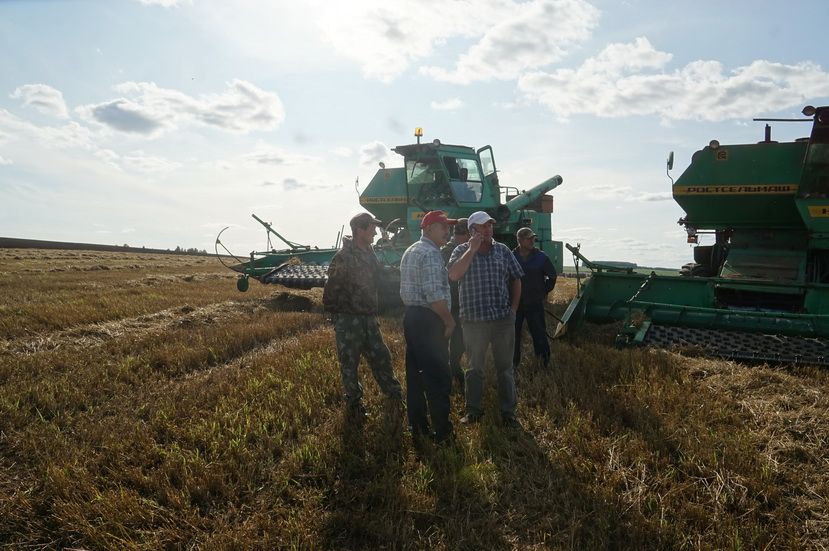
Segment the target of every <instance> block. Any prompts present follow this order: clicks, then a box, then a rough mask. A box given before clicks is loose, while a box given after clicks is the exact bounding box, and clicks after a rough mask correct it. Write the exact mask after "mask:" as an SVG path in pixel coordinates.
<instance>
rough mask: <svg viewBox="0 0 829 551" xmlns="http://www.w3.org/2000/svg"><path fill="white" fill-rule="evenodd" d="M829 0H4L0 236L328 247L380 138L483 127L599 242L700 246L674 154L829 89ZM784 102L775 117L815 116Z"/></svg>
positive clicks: (635, 248) (668, 259) (586, 243)
mask: <svg viewBox="0 0 829 551" xmlns="http://www.w3.org/2000/svg"><path fill="white" fill-rule="evenodd" d="M827 20H829V4H828V3H825V2H819V1H815V2H805V1H803V2H798V1H794V2H788V3H782V2H773V1H754V2H748V1H746V2H741V1H732V2H664V1H663V2H651V1H644V0H642V1H640V0H629V1H623V2H610V1H592V2H588V1H586V0H529V1H520V2H517V1H512V0H478V1H476V2H471V1H456V2H449V1H446V0H443V1H440V2H438V1H431V0H418V1H397V2H388V1H373V0H365V1H363V0H361V1H354V2H338V3H334V2H323V1H309V2H278V1H277V2H269V1H258V0H245V1H239V2H221V1H214V0H208V1H200V0H191V1H186V0H182V1H176V0H153V1H150V0H144V1H139V0H117V1H104V0H78V1H60V0H27V1H24V0H0V51H2V52H4V54H3V55H0V193H2V200H0V235H3V236H10V237H28V238H35V239H55V240H65V241H84V242H96V243H111V244H123V243H128V244H130V245H137V246H140V245H145V246H148V247H161V248H168V247H175V246H176V245H181V246H185V247H198V248H205V249H208V250H212V247H213V241H214V239H215V235H216V233H217V232H218V231H219V230H220V229H221V228H223V227H225V226H232V228H231V229H230V230H228V232H226V234H225V236H224V238H223V240H224V241H225V242H226V243H227V244H228V245H229V246H230V247H231V248H232V249H233V250H235V251H236V252H238V253H242V254H247V253H248V252H249V251H250V250H252V249H254V248H256V249H260V248H263V247H264V243H265V240H264V232H263V231H262V230H261V227H260V226H258V224H256V222H254V221H253V220H252V219H251V217H250V214H251V213H253V212H255V213H256V214H257V215H259V216H260V217H262V218H264V219H266V220H269V221H272V222H273V223H274V225H275V227H276V228H277V229H278V230H279V231H280V232H281V233H283V234H284V235H285V236H286V237H288V238H290V239H292V240H294V241H299V242H305V243H309V244H316V245H320V246H329V245H332V244H333V243H334V240H335V238H336V234H337V232H338V231H339V229H340V227H341V226H342V225H343V224H344V223H345V222H346V221H347V220H348V218H349V217H350V216H351V215H353V214H354V213H356V212H358V211H359V210H360V209H359V205H358V203H357V195H356V193H355V190H354V183H355V180H356V179H358V178H359V181H360V183H361V185H365V184H367V183H368V181H369V180H370V179H371V177H372V175H373V174H374V172H375V170H376V167H377V163H378V162H379V161H381V160H382V161H384V162H386V163H387V164H389V165H391V166H395V165H397V164H399V162H398V158H396V156H395V155H394V154H393V153H391V152H390V151H389V148H390V147H393V146H395V145H400V144H405V143H410V142H412V141H413V138H412V131H413V129H414V127H415V126H422V127H423V128H424V131H425V137H426V138H427V139H434V138H439V139H440V140H441V141H443V142H446V143H459V144H465V145H471V146H476V147H480V146H483V145H486V144H491V145H492V146H493V148H494V151H495V156H496V162H497V163H498V167H499V170H500V171H501V181H502V183H504V184H506V185H511V186H515V187H518V188H525V189H526V188H529V187H531V186H533V185H535V184H536V183H539V182H541V181H542V180H544V179H546V178H548V177H550V176H552V175H555V174H560V175H561V176H562V177H563V178H564V184H563V185H562V186H561V187H559V188H558V189H557V190H556V192H555V209H556V212H555V213H554V215H553V216H554V218H553V227H554V233H555V234H556V235H557V237H558V238H559V239H561V240H564V241H568V242H571V243H575V242H580V243H581V244H582V246H583V251H584V252H585V254H586V255H587V256H588V257H590V258H593V259H614V260H631V261H635V262H638V263H640V264H646V265H661V266H678V265H680V264H682V263H684V262H687V261H689V260H691V256H692V255H691V251H690V250H689V249H688V246H687V245H686V244H685V243H684V241H685V239H684V233H683V231H682V228H680V227H679V226H677V224H676V221H677V219H678V218H679V217H680V216H681V215H682V211H681V210H680V209H679V208H678V207H677V206H676V205H675V203H674V202H673V201H672V200H671V198H670V182H669V180H668V178H667V176H666V175H665V158H666V156H667V154H668V151H671V150H673V151H675V153H676V164H675V170H674V172H673V176H674V177H676V176H678V175H679V174H680V173H681V171H682V170H683V169H684V167H685V166H687V164H688V162H689V160H690V157H691V155H692V154H693V152H694V151H696V150H697V149H700V148H701V147H702V146H704V145H705V144H707V143H708V142H709V141H710V140H711V139H714V138H716V139H718V140H719V141H720V142H722V143H724V144H726V143H750V142H755V141H758V140H760V139H762V132H763V128H762V124H761V123H754V122H752V121H751V119H752V117H755V116H776V117H791V116H798V115H799V112H800V110H801V109H802V107H803V106H804V105H806V104H813V105H825V104H827V102H829V60H828V59H826V57H827V54H826V49H825V48H824V47H823V45H825V44H824V41H825V38H823V37H824V36H825V29H824V28H823V27H824V26H825V22H826V21H827ZM808 130H809V129H808V125H802V124H788V125H786V124H776V125H775V126H774V131H773V132H774V138H775V139H780V140H787V139H793V138H795V137H800V136H804V135H807V134H808Z"/></svg>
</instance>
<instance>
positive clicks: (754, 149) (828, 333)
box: [556, 106, 829, 365]
mask: <svg viewBox="0 0 829 551" xmlns="http://www.w3.org/2000/svg"><path fill="white" fill-rule="evenodd" d="M803 114H804V115H806V116H807V117H811V119H796V120H805V121H809V120H811V121H812V132H811V136H810V137H808V138H801V139H798V140H795V141H794V142H785V143H778V142H775V141H772V140H771V129H770V127H769V126H768V125H766V135H765V140H764V141H762V142H759V143H756V144H745V145H721V144H719V143H718V142H717V141H716V140H714V141H712V142H711V143H710V144H709V145H708V146H707V147H704V148H703V149H701V150H700V151H697V152H696V153H695V154H694V155H693V158H692V160H691V165H690V166H689V167H688V168H687V169H686V170H685V172H684V173H683V174H682V175H681V176H680V177H679V178H678V179H677V180H676V182H675V183H674V184H673V196H674V199H675V200H676V202H677V203H678V204H679V205H680V206H681V207H682V209H683V210H684V211H685V213H686V215H685V216H684V217H683V218H681V219H680V220H679V223H680V224H681V225H682V226H684V228H685V230H686V232H687V241H688V243H697V242H698V238H699V235H701V234H710V235H711V236H713V244H711V245H705V246H701V245H700V246H696V247H695V248H694V260H695V261H694V262H693V263H690V264H686V265H685V266H683V269H682V271H681V272H680V274H681V275H677V276H660V275H657V274H655V273H651V274H642V273H636V272H635V271H634V270H632V269H627V270H622V269H618V268H614V267H611V266H603V265H599V264H594V263H591V262H590V261H588V260H587V259H586V258H584V256H582V254H581V253H580V251H579V250H578V248H577V247H571V246H570V245H567V247H568V249H570V250H571V252H573V254H574V258H575V259H576V263H577V265H578V262H579V260H581V262H582V263H583V265H584V266H586V267H587V268H588V269H590V270H591V271H592V276H591V277H590V278H589V279H588V280H587V282H586V283H585V284H584V285H583V286H582V287H581V288H580V289H579V292H578V296H577V297H576V298H575V299H574V300H573V301H572V302H571V304H570V305H569V307H568V309H567V311H566V312H565V315H564V316H563V317H562V322H561V323H559V326H558V328H557V331H556V336H561V335H563V334H565V333H566V332H567V331H568V327H571V328H572V326H574V325H577V324H578V323H579V322H580V321H581V320H583V319H584V320H587V321H591V322H596V323H603V322H610V321H618V320H623V322H624V323H623V329H622V331H621V333H619V335H618V336H617V344H619V345H630V344H653V345H656V346H663V347H671V346H679V347H683V348H695V349H698V350H700V351H701V352H703V353H705V354H708V355H714V356H719V357H725V358H734V359H746V360H756V361H769V362H779V363H809V364H819V365H826V364H827V363H829V340H827V339H829V107H818V108H814V107H811V106H809V107H806V108H805V109H804V110H803ZM756 120H764V119H756ZM778 120H779V119H778ZM672 164H673V154H671V155H670V156H669V158H668V168H669V170H670V168H672V166H671V165H672Z"/></svg>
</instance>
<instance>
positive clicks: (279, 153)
mask: <svg viewBox="0 0 829 551" xmlns="http://www.w3.org/2000/svg"><path fill="white" fill-rule="evenodd" d="M241 159H242V161H244V162H248V163H255V164H260V165H274V166H284V165H301V164H311V163H318V162H319V161H320V159H319V158H317V157H312V156H311V155H303V154H300V153H292V152H290V151H286V150H284V149H282V148H279V147H273V146H269V145H267V144H264V143H261V142H260V143H259V144H257V146H256V149H255V150H254V151H253V153H247V154H245V155H242V157H241Z"/></svg>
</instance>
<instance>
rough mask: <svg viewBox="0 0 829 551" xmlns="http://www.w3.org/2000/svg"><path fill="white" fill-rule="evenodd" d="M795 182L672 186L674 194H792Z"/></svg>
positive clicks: (795, 188) (795, 186)
mask: <svg viewBox="0 0 829 551" xmlns="http://www.w3.org/2000/svg"><path fill="white" fill-rule="evenodd" d="M795 193H797V184H774V185H757V186H750V185H749V186H746V185H740V186H674V195H794V194H795Z"/></svg>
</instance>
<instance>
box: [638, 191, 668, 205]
mask: <svg viewBox="0 0 829 551" xmlns="http://www.w3.org/2000/svg"><path fill="white" fill-rule="evenodd" d="M673 198H674V194H673V193H672V192H670V191H656V192H646V193H640V194H639V195H638V196H637V197H636V199H635V200H636V201H646V202H653V201H672V200H673Z"/></svg>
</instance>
